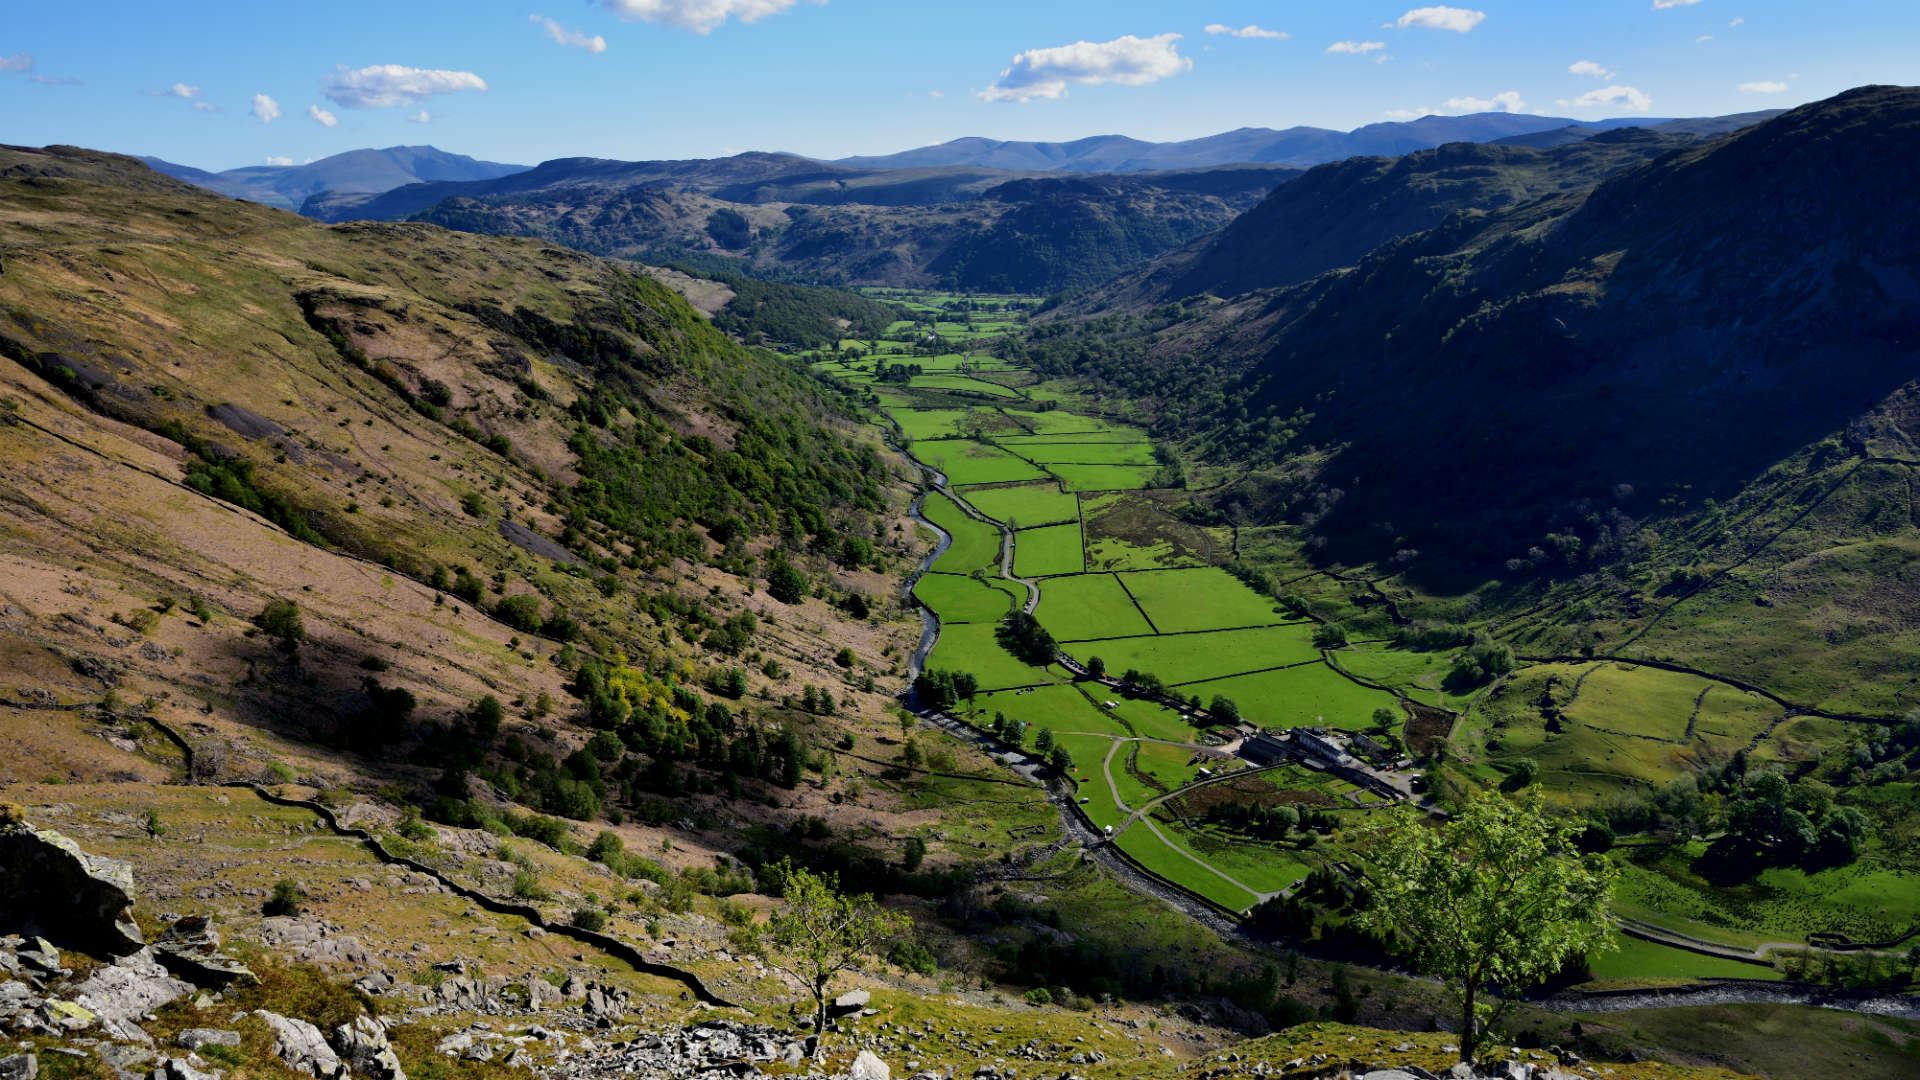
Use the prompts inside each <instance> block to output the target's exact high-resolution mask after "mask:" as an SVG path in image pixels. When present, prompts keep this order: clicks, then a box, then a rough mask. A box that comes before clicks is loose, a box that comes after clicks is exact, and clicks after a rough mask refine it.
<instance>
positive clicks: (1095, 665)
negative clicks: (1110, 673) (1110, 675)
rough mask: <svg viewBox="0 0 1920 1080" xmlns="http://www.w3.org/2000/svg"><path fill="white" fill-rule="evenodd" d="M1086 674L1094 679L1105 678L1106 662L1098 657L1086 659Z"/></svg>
mask: <svg viewBox="0 0 1920 1080" xmlns="http://www.w3.org/2000/svg"><path fill="white" fill-rule="evenodd" d="M1087 674H1089V675H1091V676H1093V677H1094V678H1096V679H1104V678H1106V677H1107V662H1106V661H1105V660H1103V659H1101V658H1100V657H1098V656H1089V657H1087Z"/></svg>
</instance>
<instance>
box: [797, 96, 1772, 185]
mask: <svg viewBox="0 0 1920 1080" xmlns="http://www.w3.org/2000/svg"><path fill="white" fill-rule="evenodd" d="M1778 115H1779V111H1778V110H1773V111H1768V112H1758V113H1744V114H1741V115H1738V116H1726V117H1702V118H1698V119H1689V120H1673V119H1655V118H1649V117H1644V116H1634V117H1617V118H1614V119H1610V120H1596V121H1593V122H1590V123H1582V122H1580V121H1578V120H1570V119H1567V118H1564V117H1554V116H1533V115H1529V114H1526V113H1504V112H1492V113H1473V114H1471V115H1468V116H1423V117H1421V118H1420V119H1418V120H1408V121H1402V122H1395V123H1383V124H1368V125H1366V126H1365V127H1360V128H1355V129H1354V130H1352V131H1334V130H1332V129H1329V128H1317V127H1291V128H1287V129H1286V130H1284V131H1275V130H1274V129H1272V128H1240V129H1239V130H1237V131H1228V132H1223V133H1221V134H1219V135H1208V136H1205V137H1203V138H1198V139H1187V140H1184V141H1181V142H1167V143H1154V142H1143V141H1141V140H1139V139H1131V138H1128V137H1127V136H1125V135H1095V136H1092V137H1090V138H1085V139H1075V140H1074V141H1072V142H1061V143H1049V142H1002V141H1000V140H997V139H980V138H970V139H955V140H953V141H952V142H946V143H941V144H940V145H938V146H923V147H921V148H919V149H917V150H906V151H903V152H901V153H898V154H883V155H880V156H877V157H848V158H841V159H839V160H837V161H835V162H834V163H833V164H835V165H845V166H848V167H851V168H857V169H915V168H930V167H942V166H947V167H951V166H972V167H975V168H989V169H1015V170H1024V171H1050V172H1144V171H1151V170H1167V169H1200V168H1211V167H1215V166H1220V165H1230V164H1241V163H1250V164H1266V165H1292V166H1296V167H1300V168H1305V167H1308V166H1313V165H1319V164H1321V163H1323V162H1328V161H1339V160H1342V159H1344V158H1350V157H1361V156H1371V157H1398V156H1399V155H1401V154H1409V153H1412V152H1413V151H1415V150H1427V149H1431V148H1433V147H1436V146H1443V145H1445V144H1447V143H1455V142H1474V143H1479V142H1496V141H1502V140H1509V139H1523V138H1526V137H1528V136H1540V135H1541V134H1542V133H1546V132H1553V133H1556V134H1554V135H1552V136H1549V137H1546V139H1545V141H1541V142H1528V143H1524V144H1523V145H1528V146H1541V147H1544V146H1557V145H1560V144H1562V143H1567V142H1574V141H1577V140H1579V139H1582V138H1586V137H1587V136H1590V135H1595V134H1598V133H1600V132H1602V131H1611V130H1613V129H1615V128H1623V127H1642V128H1652V129H1654V130H1656V131H1671V132H1683V133H1691V134H1697V135H1720V134H1724V133H1726V132H1728V131H1734V130H1737V129H1739V128H1743V127H1747V126H1748V125H1751V124H1757V123H1759V122H1760V121H1762V120H1767V119H1770V118H1772V117H1774V116H1778Z"/></svg>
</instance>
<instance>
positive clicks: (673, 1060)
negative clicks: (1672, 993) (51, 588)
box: [0, 821, 1638, 1080]
mask: <svg viewBox="0 0 1920 1080" xmlns="http://www.w3.org/2000/svg"><path fill="white" fill-rule="evenodd" d="M133 899H134V887H133V875H132V872H131V870H130V868H129V867H128V866H127V864H125V863H122V862H119V861H117V860H113V859H106V858H101V857H98V856H94V855H90V854H88V853H87V852H85V851H83V850H81V848H80V847H79V845H77V844H76V843H74V842H73V841H72V840H71V839H69V838H67V837H66V836H63V835H61V834H60V833H57V832H53V831H50V830H46V829H40V828H36V827H34V826H32V825H28V824H25V823H23V822H18V821H15V822H12V823H8V824H4V825H0V1029H4V1030H6V1031H8V1032H10V1033H11V1034H12V1035H13V1036H14V1038H15V1039H16V1041H17V1043H18V1045H17V1047H16V1048H8V1049H10V1050H12V1051H13V1052H6V1053H0V1080H39V1078H40V1077H41V1076H42V1075H43V1074H45V1075H46V1076H47V1078H48V1080H66V1078H69V1077H73V1078H78V1077H91V1078H98V1080H107V1078H109V1077H111V1078H112V1080H225V1078H226V1077H228V1076H229V1075H233V1076H234V1077H235V1080H239V1078H240V1077H248V1078H261V1077H273V1078H275V1080H297V1078H299V1077H306V1078H308V1080H353V1078H355V1077H360V1078H365V1080H407V1071H406V1066H405V1064H404V1062H403V1057H406V1058H407V1059H409V1060H413V1061H415V1062H416V1072H418V1071H419V1070H420V1065H419V1063H420V1062H422V1061H432V1060H435V1059H445V1061H446V1065H447V1067H448V1068H447V1069H443V1068H435V1069H433V1070H431V1071H432V1072H433V1073H434V1075H435V1076H437V1077H445V1076H450V1075H451V1076H457V1077H462V1078H464V1080H483V1078H498V1080H509V1078H514V1077H519V1078H526V1080H531V1078H533V1077H541V1078H546V1080H563V1078H564V1080H614V1078H626V1077H720V1076H735V1077H747V1076H760V1075H782V1076H806V1077H813V1078H823V1080H824V1078H829V1077H836V1078H837V1077H846V1078H851V1080H891V1078H892V1077H893V1076H894V1075H895V1073H896V1071H898V1072H899V1073H900V1074H901V1075H904V1076H909V1077H911V1078H912V1080H954V1078H955V1077H964V1078H971V1080H1025V1078H1033V1080H1056V1078H1057V1080H1089V1077H1087V1076H1083V1075H1082V1074H1081V1073H1080V1072H1078V1071H1076V1069H1078V1068H1085V1069H1087V1070H1088V1071H1089V1073H1091V1074H1093V1075H1095V1076H1099V1077H1105V1076H1110V1075H1114V1074H1113V1069H1114V1067H1115V1066H1116V1065H1119V1064H1121V1063H1118V1062H1115V1063H1109V1062H1108V1059H1107V1057H1106V1056H1105V1055H1104V1054H1103V1053H1102V1052H1101V1051H1100V1050H1098V1049H1096V1048H1093V1047H1091V1046H1087V1045H1084V1039H1083V1038H1082V1037H1081V1036H1077V1035H1076V1036H1071V1037H1070V1040H1071V1041H1062V1040H1063V1039H1067V1038H1069V1037H1067V1036H1062V1037H1061V1039H1052V1040H1049V1039H1043V1038H1027V1039H1024V1040H1022V1039H1019V1038H1018V1037H1017V1036H1013V1035H1008V1034H1007V1031H1008V1029H1007V1028H1006V1027H1005V1026H1003V1025H990V1026H987V1027H984V1028H978V1029H963V1028H962V1027H961V1026H960V1025H958V1024H956V1023H954V1022H952V1021H951V1020H945V1021H936V1020H933V1019H930V1018H925V1017H922V1018H918V1019H907V1018H895V1017H890V1016H888V1015H884V1014H883V1013H882V1012H881V1011H879V1010H876V1009H874V1008H872V1007H871V1006H870V1002H871V998H870V996H869V994H868V992H867V991H864V990H855V991H851V992H849V993H846V994H842V995H840V997H838V998H837V999H836V1000H835V1001H834V1002H833V1007H832V1008H831V1010H830V1011H829V1016H830V1020H829V1029H830V1030H829V1031H828V1032H826V1033H822V1034H824V1035H825V1039H824V1047H825V1052H824V1053H816V1052H815V1047H816V1044H817V1043H820V1042H821V1040H820V1039H817V1038H815V1036H814V1033H811V1032H808V1031H806V1030H805V1028H806V1025H807V1023H809V1021H802V1022H800V1023H799V1024H796V1025H789V1026H786V1027H773V1026H766V1025H761V1024H756V1023H752V1022H748V1021H743V1020H738V1019H732V1018H728V1017H723V1016H720V1015H713V1014H716V1013H719V1012H721V1011H722V1010H719V1009H716V1008H715V1007H714V1006H711V1005H707V1004H704V1003H701V1002H693V1001H683V1002H682V1003H681V1006H682V1007H683V1009H682V1011H681V1012H680V1013H679V1015H678V1016H677V1017H675V1016H668V1015H661V1014H662V1012H663V1010H662V1009H661V1008H660V1006H659V1005H658V1003H652V1002H644V1001H639V1000H636V999H635V997H634V995H633V993H632V992H631V991H630V990H627V989H624V988H621V987H617V986H614V985H611V984H607V983H602V982H598V981H594V980H591V979H588V978H585V977H583V976H581V975H580V974H577V973H576V974H572V975H568V976H565V977H564V978H562V977H558V976H555V977H552V978H549V977H547V976H543V975H529V976H525V977H522V978H518V979H515V978H508V977H506V976H499V975H494V976H487V975H484V974H482V973H480V972H478V971H475V970H471V969H470V968H469V967H468V966H467V965H466V964H464V963H461V962H458V961H450V962H442V963H438V964H435V965H433V966H432V967H431V968H430V969H428V970H427V974H428V975H429V976H430V977H429V978H415V979H411V980H406V981H403V980H398V979H395V978H394V977H393V976H392V975H391V974H388V973H387V972H384V971H371V972H368V973H366V974H363V975H361V976H360V977H359V978H358V979H357V980H355V981H354V982H353V983H352V984H351V985H350V986H347V985H342V984H338V983H334V982H332V981H330V980H326V979H324V978H322V977H321V976H319V974H318V972H317V969H311V968H294V967H283V966H281V965H282V963H283V960H284V957H285V956H286V955H287V954H288V953H293V952H298V953H301V954H311V953H312V952H313V951H314V949H315V947H316V946H324V945H325V944H326V943H327V942H329V941H339V940H349V941H350V940H351V939H350V938H343V937H341V936H340V935H339V934H338V931H339V929H340V928H337V927H331V926H329V925H327V924H324V923H317V922H316V921H314V920H309V919H297V918H287V917H276V918H269V919H266V920H264V921H263V922H262V923H261V924H260V925H259V927H258V928H257V936H258V937H259V938H260V939H261V942H260V946H261V947H257V948H256V947H255V946H249V947H248V948H249V949H250V950H253V951H248V952H247V954H246V961H245V962H243V960H242V959H241V958H240V957H237V956H235V955H230V953H229V952H228V951H225V950H224V949H223V943H222V941H221V937H220V935H219V933H218V932H217V931H216V930H215V928H214V926H213V924H212V921H211V919H210V918H208V917H206V916H183V917H171V919H170V921H169V922H167V924H166V925H165V927H164V929H162V930H160V931H159V932H158V933H157V934H155V935H153V936H152V937H151V938H149V937H148V936H147V935H146V934H145V933H144V932H143V931H142V929H141V927H140V926H139V924H138V923H137V922H136V921H135V920H134V918H133V917H132V907H133ZM15 931H17V932H15ZM56 941H58V942H60V944H55V942H56ZM235 951H238V950H235ZM323 951H324V950H323ZM249 963H252V964H253V965H255V966H257V967H259V968H260V971H261V972H262V973H264V974H256V972H255V970H254V969H253V967H250V966H249ZM363 970H364V969H363ZM288 972H307V973H310V974H308V975H305V976H300V977H301V978H308V979H310V980H311V981H310V982H309V983H308V984H305V985H302V984H301V983H300V982H299V978H290V976H289V975H288ZM267 984H272V985H271V986H269V985H267ZM282 1001H285V1002H286V1004H280V1003H281V1002H282ZM269 1006H273V1007H269ZM282 1010H284V1011H282ZM294 1013H304V1014H305V1017H306V1018H303V1016H301V1015H290V1014H294ZM316 1018H324V1020H325V1022H324V1023H316V1022H315V1019H316ZM636 1019H638V1020H639V1021H640V1022H638V1023H636V1022H635V1021H636ZM1121 1023H1123V1024H1136V1025H1137V1023H1138V1022H1137V1021H1121ZM1308 1027H1310V1028H1312V1029H1314V1030H1315V1031H1323V1030H1324V1029H1323V1026H1321V1025H1309V1026H1308ZM796 1028H798V1029H799V1030H798V1032H796ZM1354 1030H1356V1031H1364V1030H1365V1029H1354ZM1372 1034H1373V1035H1380V1034H1381V1033H1378V1032H1374V1033H1372ZM1360 1038H1361V1036H1360V1035H1349V1036H1345V1043H1334V1044H1331V1048H1330V1049H1326V1050H1315V1051H1313V1052H1308V1053H1302V1054H1300V1055H1299V1056H1294V1057H1291V1058H1282V1059H1276V1056H1275V1054H1273V1053H1272V1052H1271V1051H1272V1050H1273V1049H1274V1048H1273V1047H1271V1046H1269V1047H1265V1048H1264V1049H1265V1050H1267V1051H1269V1052H1267V1053H1259V1052H1254V1051H1253V1050H1251V1049H1250V1050H1249V1051H1248V1052H1245V1053H1242V1052H1225V1053H1216V1054H1213V1055H1211V1056H1209V1057H1206V1058H1204V1059H1201V1060H1198V1061H1186V1062H1180V1061H1176V1060H1172V1055H1171V1052H1170V1051H1168V1050H1166V1049H1164V1048H1163V1049H1161V1050H1159V1051H1158V1053H1159V1055H1161V1056H1162V1057H1164V1058H1166V1059H1167V1060H1166V1061H1165V1062H1164V1065H1163V1067H1161V1068H1157V1069H1154V1070H1152V1071H1153V1072H1155V1074H1156V1075H1161V1074H1164V1075H1168V1076H1176V1075H1177V1076H1184V1077H1190V1078H1191V1080H1239V1078H1269V1077H1275V1078H1277V1077H1287V1078H1294V1077H1299V1078H1303V1080H1304V1078H1332V1077H1360V1078H1362V1080H1441V1077H1442V1076H1444V1077H1446V1080H1475V1078H1481V1080H1591V1078H1598V1077H1606V1076H1610V1075H1614V1073H1615V1069H1614V1067H1611V1066H1596V1065H1592V1064H1588V1063H1585V1062H1582V1061H1581V1060H1580V1059H1579V1058H1578V1057H1576V1056H1574V1055H1572V1054H1570V1053H1561V1052H1559V1051H1557V1050H1554V1051H1550V1052H1542V1051H1523V1050H1521V1049H1519V1048H1513V1050H1512V1054H1511V1057H1510V1059H1509V1060H1505V1061H1501V1062H1498V1063H1495V1064H1492V1065H1482V1066H1481V1067H1480V1068H1478V1069H1475V1068H1469V1067H1467V1066H1464V1065H1456V1066H1454V1067H1453V1068H1452V1069H1451V1070H1449V1071H1447V1072H1444V1073H1439V1074H1436V1073H1435V1072H1433V1071H1430V1067H1431V1066H1433V1065H1434V1064H1435V1063H1436V1052H1452V1051H1453V1050H1454V1049H1455V1048H1454V1047H1451V1046H1443V1045H1438V1044H1435V1045H1428V1044H1429V1043H1432V1042H1433V1039H1432V1037H1428V1036H1417V1037H1412V1038H1410V1039H1408V1040H1406V1041H1402V1042H1399V1043H1396V1044H1394V1045H1391V1046H1389V1045H1388V1044H1386V1043H1384V1042H1380V1041H1375V1042H1372V1043H1361V1042H1359V1040H1360ZM935 1043H937V1044H938V1046H939V1047H940V1050H939V1056H940V1057H941V1058H942V1059H943V1060H941V1061H939V1062H934V1061H932V1060H928V1059H930V1058H931V1057H932V1056H933V1055H932V1054H931V1053H929V1052H928V1051H931V1050H932V1049H933V1047H932V1046H931V1045H928V1044H935ZM1300 1045H1307V1044H1304V1043H1303V1044H1300ZM956 1056H958V1058H959V1061H960V1063H959V1064H956V1063H955V1058H956ZM1396 1062H1399V1063H1398V1064H1396ZM1416 1062H1418V1063H1416ZM1138 1064H1139V1062H1138V1061H1136V1062H1135V1065H1136V1066H1137V1065H1138ZM1063 1065H1065V1066H1066V1067H1067V1068H1066V1069H1065V1071H1062V1066H1063ZM1102 1066H1105V1067H1104V1068H1103V1067H1102ZM1622 1068H1629V1069H1631V1068H1632V1067H1622ZM448 1069H455V1070H458V1071H455V1072H449V1071H448ZM1626 1075H1638V1073H1637V1072H1630V1073H1628V1074H1626Z"/></svg>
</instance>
